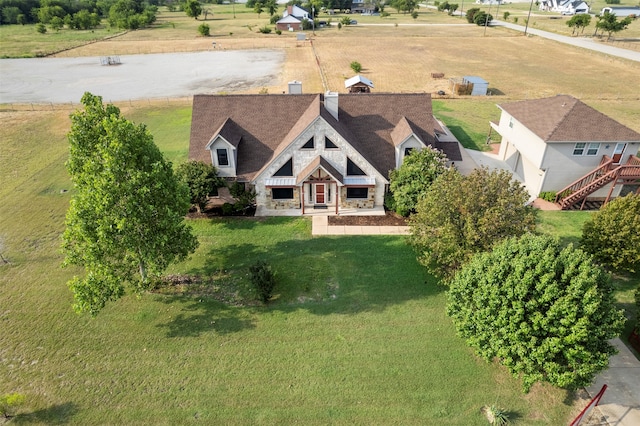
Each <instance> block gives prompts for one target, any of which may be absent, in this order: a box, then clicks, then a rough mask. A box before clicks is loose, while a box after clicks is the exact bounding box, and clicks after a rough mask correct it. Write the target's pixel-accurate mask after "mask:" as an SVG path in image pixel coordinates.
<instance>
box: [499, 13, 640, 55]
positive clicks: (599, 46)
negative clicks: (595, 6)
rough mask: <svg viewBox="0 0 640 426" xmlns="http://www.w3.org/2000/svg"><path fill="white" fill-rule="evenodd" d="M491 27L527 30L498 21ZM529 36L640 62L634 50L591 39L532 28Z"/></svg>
mask: <svg viewBox="0 0 640 426" xmlns="http://www.w3.org/2000/svg"><path fill="white" fill-rule="evenodd" d="M491 26H494V27H498V26H500V27H505V28H509V29H512V30H515V31H522V32H524V30H525V27H524V26H522V25H516V24H511V23H509V22H503V21H497V20H494V21H492V22H491ZM527 34H533V35H536V36H538V37H544V38H547V39H549V40H555V41H559V42H560V43H565V44H570V45H572V46H576V47H582V48H584V49H590V50H595V51H597V52H601V53H606V54H607V55H612V56H617V57H619V58H624V59H629V60H632V61H636V62H640V52H635V51H633V50H627V49H621V48H619V47H614V46H609V45H606V44H603V43H602V42H600V41H597V40H595V39H593V38H590V37H589V38H587V37H568V36H564V35H560V34H554V33H550V32H548V31H542V30H536V29H535V28H531V27H529V28H528V29H527Z"/></svg>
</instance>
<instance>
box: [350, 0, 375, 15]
mask: <svg viewBox="0 0 640 426" xmlns="http://www.w3.org/2000/svg"><path fill="white" fill-rule="evenodd" d="M375 10H376V6H375V4H374V3H373V2H372V1H370V0H368V1H365V0H352V2H351V13H360V14H365V15H367V14H368V15H370V14H372V13H374V12H375Z"/></svg>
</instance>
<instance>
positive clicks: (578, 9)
mask: <svg viewBox="0 0 640 426" xmlns="http://www.w3.org/2000/svg"><path fill="white" fill-rule="evenodd" d="M538 7H539V8H540V10H545V11H548V12H559V13H562V14H563V15H577V14H580V13H589V9H590V6H589V4H588V3H587V2H585V1H583V0H542V1H541V2H540V4H539V6H538Z"/></svg>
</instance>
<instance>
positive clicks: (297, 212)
mask: <svg viewBox="0 0 640 426" xmlns="http://www.w3.org/2000/svg"><path fill="white" fill-rule="evenodd" d="M335 214H336V211H335V208H333V207H331V208H322V209H316V208H313V207H312V206H306V207H305V209H304V216H334V215H335ZM255 215H256V216H302V209H278V210H275V209H268V208H266V207H265V206H258V207H257V208H256V214H255ZM384 215H385V211H384V207H383V206H376V207H373V208H372V209H357V208H342V207H338V216H384Z"/></svg>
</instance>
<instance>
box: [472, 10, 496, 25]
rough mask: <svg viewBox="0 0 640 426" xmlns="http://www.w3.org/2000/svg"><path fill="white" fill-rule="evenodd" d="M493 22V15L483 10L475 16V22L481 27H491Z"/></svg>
mask: <svg viewBox="0 0 640 426" xmlns="http://www.w3.org/2000/svg"><path fill="white" fill-rule="evenodd" d="M491 21H493V15H490V14H488V13H486V12H485V11H483V10H481V11H479V12H478V13H476V14H475V15H474V16H473V22H474V23H475V24H476V25H479V26H481V27H483V26H486V25H489V24H490V23H491Z"/></svg>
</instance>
